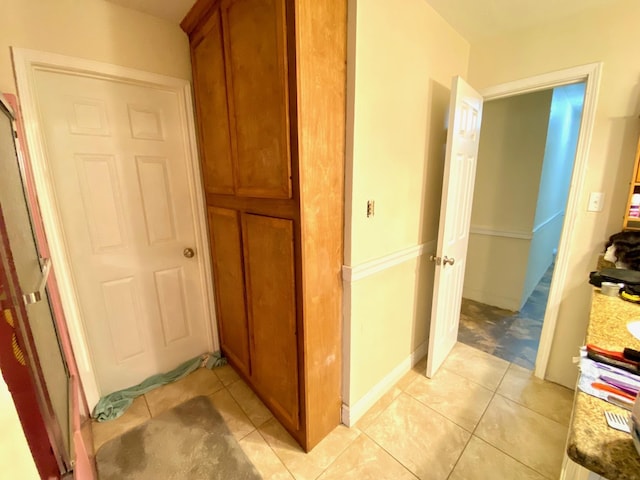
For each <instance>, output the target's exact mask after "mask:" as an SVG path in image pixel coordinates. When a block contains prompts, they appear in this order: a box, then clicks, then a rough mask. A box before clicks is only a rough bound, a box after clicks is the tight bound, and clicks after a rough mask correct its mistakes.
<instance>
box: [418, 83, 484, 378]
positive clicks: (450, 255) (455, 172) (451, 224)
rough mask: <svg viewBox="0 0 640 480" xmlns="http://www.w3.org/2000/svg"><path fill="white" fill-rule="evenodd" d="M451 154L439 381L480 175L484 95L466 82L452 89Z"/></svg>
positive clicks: (441, 242)
mask: <svg viewBox="0 0 640 480" xmlns="http://www.w3.org/2000/svg"><path fill="white" fill-rule="evenodd" d="M449 112H450V113H449V130H448V133H447V151H446V157H445V165H444V178H443V181H442V200H441V205H440V226H439V229H438V250H437V253H436V255H433V256H432V257H431V258H432V260H434V261H435V262H436V274H435V279H434V285H433V306H432V308H431V327H430V330H429V351H428V353H427V372H426V373H427V377H429V378H431V377H433V376H434V375H435V374H436V372H437V370H438V368H440V365H442V362H444V360H445V359H446V358H447V355H448V354H449V352H450V351H451V349H452V348H453V346H454V345H455V343H456V340H457V338H458V323H459V321H460V303H461V300H462V286H463V284H464V270H465V266H466V257H467V245H468V243H469V222H470V221H471V207H472V204H473V186H474V181H475V176H476V163H477V159H478V144H479V141H480V121H481V119H482V96H481V95H480V94H479V93H478V92H476V91H475V90H474V89H473V88H471V87H470V86H469V85H468V84H467V83H466V82H465V81H464V80H462V78H460V77H454V79H453V84H452V86H451V102H450V111H449Z"/></svg>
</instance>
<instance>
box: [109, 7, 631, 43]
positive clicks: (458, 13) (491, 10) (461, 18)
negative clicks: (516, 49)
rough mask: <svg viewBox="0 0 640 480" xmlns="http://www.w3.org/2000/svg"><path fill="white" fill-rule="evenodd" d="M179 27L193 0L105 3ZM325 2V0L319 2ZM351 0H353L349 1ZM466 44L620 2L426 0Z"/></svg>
mask: <svg viewBox="0 0 640 480" xmlns="http://www.w3.org/2000/svg"><path fill="white" fill-rule="evenodd" d="M108 1H110V2H112V3H117V4H118V5H122V6H125V7H129V8H132V9H134V10H139V11H141V12H145V13H148V14H150V15H153V16H156V17H160V18H164V19H165V20H169V21H170V22H172V23H175V24H179V23H180V22H181V21H182V19H183V18H184V16H185V15H186V14H187V12H188V11H189V9H190V8H191V6H192V5H193V4H194V3H195V0H108ZM319 1H325V0H319ZM350 1H353V0H350ZM425 1H426V2H427V3H429V4H430V5H431V6H432V7H433V8H434V9H435V10H436V11H437V12H438V13H439V14H440V15H441V16H442V17H443V18H444V19H445V20H446V21H447V22H448V23H449V24H451V26H453V28H455V29H456V30H457V31H458V32H459V33H460V34H461V35H462V36H464V37H465V38H466V39H467V40H468V41H470V42H474V41H477V40H480V39H482V38H486V37H489V36H493V35H498V34H501V33H505V32H507V31H512V30H518V29H521V28H528V27H533V26H536V25H540V24H542V23H547V22H550V21H555V20H562V19H565V18H569V17H571V16H572V15H575V14H576V13H578V12H580V11H582V10H588V9H591V8H596V7H603V6H607V5H613V4H614V3H617V2H619V1H620V0H562V1H558V0H425Z"/></svg>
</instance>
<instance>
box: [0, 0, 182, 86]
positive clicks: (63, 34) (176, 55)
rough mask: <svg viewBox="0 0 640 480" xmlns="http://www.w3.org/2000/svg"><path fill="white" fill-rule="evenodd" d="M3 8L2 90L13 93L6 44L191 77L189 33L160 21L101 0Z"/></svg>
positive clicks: (25, 1) (28, 1)
mask: <svg viewBox="0 0 640 480" xmlns="http://www.w3.org/2000/svg"><path fill="white" fill-rule="evenodd" d="M2 7H3V11H2V16H1V17H0V92H4V93H16V86H15V83H14V79H13V69H12V65H11V54H10V50H9V47H10V46H14V47H21V48H30V49H34V50H42V51H45V52H52V53H59V54H64V55H69V56H73V57H80V58H85V59H90V60H97V61H101V62H107V63H114V64H117V65H123V66H126V67H131V68H137V69H139V70H145V71H149V72H154V73H160V74H165V75H171V76H174V77H179V78H187V79H190V78H191V60H190V57H189V42H188V39H187V36H186V35H185V34H184V32H182V30H180V27H179V26H177V25H172V24H170V23H169V22H166V21H164V20H160V19H158V18H154V17H151V16H149V15H146V14H143V13H137V12H135V11H133V10H130V9H127V8H123V7H120V6H117V5H114V4H112V3H108V2H105V1H102V0H55V1H51V0H5V1H3V3H2Z"/></svg>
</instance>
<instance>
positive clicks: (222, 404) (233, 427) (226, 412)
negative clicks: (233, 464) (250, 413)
mask: <svg viewBox="0 0 640 480" xmlns="http://www.w3.org/2000/svg"><path fill="white" fill-rule="evenodd" d="M209 399H210V400H211V403H212V404H213V406H214V407H216V410H217V411H218V412H219V413H220V415H222V418H223V419H224V422H225V423H226V424H227V427H228V428H229V431H230V432H231V434H232V435H233V436H234V438H235V439H236V440H240V439H241V438H244V437H246V436H247V435H248V434H249V433H251V432H253V431H254V430H255V427H254V425H253V423H251V420H249V417H247V415H246V414H245V413H244V412H243V411H242V409H241V408H240V405H238V404H237V402H236V401H235V400H234V399H233V397H232V396H231V394H230V393H229V392H228V391H227V389H226V388H223V389H222V390H219V391H217V392H216V393H214V394H213V395H210V396H209Z"/></svg>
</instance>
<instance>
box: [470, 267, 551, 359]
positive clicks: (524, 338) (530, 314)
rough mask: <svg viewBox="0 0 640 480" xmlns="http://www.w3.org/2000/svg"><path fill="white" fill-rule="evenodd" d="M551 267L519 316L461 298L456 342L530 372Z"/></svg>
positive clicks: (540, 329)
mask: <svg viewBox="0 0 640 480" xmlns="http://www.w3.org/2000/svg"><path fill="white" fill-rule="evenodd" d="M553 267H554V264H552V265H551V266H550V267H549V268H548V269H547V272H546V273H545V275H544V277H542V279H541V280H540V282H539V283H538V285H537V286H536V288H535V289H534V291H533V293H532V294H531V296H530V297H529V299H528V300H527V302H526V303H525V304H524V306H523V307H522V310H521V311H520V312H513V311H511V310H504V309H502V308H498V307H493V306H491V305H485V304H483V303H479V302H476V301H473V300H469V299H466V298H463V299H462V309H461V311H460V329H459V332H458V341H459V342H461V343H464V344H466V345H469V346H472V347H475V348H477V349H479V350H482V351H483V352H487V353H490V354H491V355H494V356H496V357H499V358H502V359H504V360H507V361H509V362H512V363H515V364H517V365H520V366H521V367H525V368H528V369H530V370H533V368H534V366H535V361H536V355H537V353H538V344H539V343H540V333H541V331H542V321H543V319H544V312H545V309H546V307H547V298H548V296H549V286H550V285H551V276H552V275H553Z"/></svg>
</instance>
